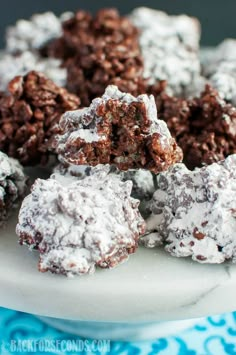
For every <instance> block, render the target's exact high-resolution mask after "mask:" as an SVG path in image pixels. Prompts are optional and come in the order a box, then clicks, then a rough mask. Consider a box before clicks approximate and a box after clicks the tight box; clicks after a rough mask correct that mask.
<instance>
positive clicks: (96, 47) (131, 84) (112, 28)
mask: <svg viewBox="0 0 236 355" xmlns="http://www.w3.org/2000/svg"><path fill="white" fill-rule="evenodd" d="M44 52H47V55H49V56H53V57H56V58H59V59H62V60H63V61H64V66H65V67H66V68H67V70H68V83H67V87H68V89H69V91H71V92H74V93H76V94H77V95H78V96H79V97H80V99H81V102H82V105H83V106H88V105H89V104H90V103H91V101H92V99H94V98H95V97H98V96H100V95H102V94H103V93H104V91H105V89H106V87H107V85H109V84H114V85H117V86H118V87H119V89H120V90H122V91H127V92H129V93H131V94H133V95H138V94H140V93H144V92H145V91H144V89H143V79H142V77H143V62H142V57H141V52H140V49H139V42H138V30H137V29H136V27H135V26H133V25H132V23H131V22H130V21H129V19H128V18H126V17H121V16H120V15H119V13H118V12H117V10H115V9H104V10H100V11H98V13H97V14H96V15H95V16H94V17H92V15H90V14H89V13H87V12H85V11H78V12H77V13H76V14H75V15H74V17H72V18H71V19H69V20H68V21H65V22H64V23H63V35H62V37H61V38H60V39H56V40H55V41H53V42H52V43H51V44H49V47H48V48H46V49H45V51H44Z"/></svg>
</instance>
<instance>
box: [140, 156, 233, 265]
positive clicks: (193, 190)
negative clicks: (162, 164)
mask: <svg viewBox="0 0 236 355" xmlns="http://www.w3.org/2000/svg"><path fill="white" fill-rule="evenodd" d="M149 208H150V211H151V216H150V217H149V219H148V220H147V229H148V234H147V235H146V236H145V237H144V238H143V243H144V244H145V245H146V246H148V247H154V246H158V245H160V244H161V243H163V244H164V245H165V249H166V250H167V251H168V252H169V253H170V254H171V255H173V256H177V257H188V256H191V257H192V259H193V260H195V261H198V262H201V263H222V262H224V261H225V260H232V261H233V262H235V261H236V241H235V237H234V233H235V228H236V155H235V154H233V155H231V156H229V157H228V158H226V159H225V160H223V161H221V162H218V163H214V164H211V165H209V166H205V167H202V168H200V169H199V168H198V169H195V170H194V171H189V170H188V169H187V168H186V166H185V165H184V164H176V165H175V166H173V167H171V168H170V169H169V170H168V171H166V172H163V173H161V174H159V175H158V177H157V189H156V192H155V193H154V195H153V198H152V199H151V201H150V203H149Z"/></svg>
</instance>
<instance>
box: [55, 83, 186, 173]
mask: <svg viewBox="0 0 236 355" xmlns="http://www.w3.org/2000/svg"><path fill="white" fill-rule="evenodd" d="M59 125H60V134H58V135H57V136H56V137H55V141H54V144H55V148H56V152H57V153H58V154H59V159H60V160H61V161H62V162H65V163H67V164H75V165H91V166H95V165H98V164H111V165H115V166H117V167H118V168H119V169H121V170H128V169H137V168H143V169H148V170H150V171H152V172H154V173H158V172H160V171H163V170H166V169H168V167H170V166H171V165H173V164H174V163H176V162H179V161H181V160H182V151H181V149H180V148H179V147H178V146H177V144H176V142H175V140H174V139H173V138H172V137H171V135H170V132H169V130H168V128H167V126H166V124H165V122H163V121H162V120H159V119H158V118H157V111H156V105H155V101H154V97H153V96H148V95H139V96H138V97H137V98H136V97H134V96H132V95H130V94H127V93H123V92H121V91H119V89H118V88H117V87H116V86H113V85H110V86H108V87H107V89H106V91H105V93H104V95H103V96H102V97H100V98H97V99H94V100H93V101H92V103H91V105H90V107H88V108H84V109H80V110H77V111H73V112H66V113H65V114H64V115H63V116H62V119H61V120H60V124H59Z"/></svg>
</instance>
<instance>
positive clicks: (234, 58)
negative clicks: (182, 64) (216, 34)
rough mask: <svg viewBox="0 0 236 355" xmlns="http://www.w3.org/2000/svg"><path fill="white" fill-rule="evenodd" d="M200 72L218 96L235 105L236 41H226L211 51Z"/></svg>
mask: <svg viewBox="0 0 236 355" xmlns="http://www.w3.org/2000/svg"><path fill="white" fill-rule="evenodd" d="M202 70H203V74H204V75H205V76H206V77H207V78H208V80H209V82H210V83H211V85H212V86H213V87H214V88H215V89H216V90H217V91H218V92H219V95H220V96H221V97H222V98H223V99H225V100H226V101H228V102H232V104H234V105H236V40H235V39H230V38H229V39H226V40H224V41H223V42H222V43H220V44H219V46H218V47H217V48H216V49H214V50H212V52H211V54H210V55H209V56H208V58H207V60H205V61H203V63H202Z"/></svg>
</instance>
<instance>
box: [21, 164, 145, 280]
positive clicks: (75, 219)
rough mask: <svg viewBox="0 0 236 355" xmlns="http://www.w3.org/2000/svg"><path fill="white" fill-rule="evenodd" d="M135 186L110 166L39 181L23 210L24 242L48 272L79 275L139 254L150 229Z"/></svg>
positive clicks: (26, 199)
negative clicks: (83, 174)
mask: <svg viewBox="0 0 236 355" xmlns="http://www.w3.org/2000/svg"><path fill="white" fill-rule="evenodd" d="M131 188H132V183H131V182H125V183H124V182H122V181H121V180H120V179H119V177H118V176H116V175H114V174H111V175H107V172H106V171H104V169H102V170H100V169H97V171H96V172H94V173H93V175H91V176H87V177H85V178H84V179H82V180H78V179H76V178H75V177H71V176H65V175H64V176H62V175H58V174H56V175H52V176H51V178H50V179H48V180H41V179H38V180H36V182H35V184H34V185H33V187H32V192H31V194H30V195H29V196H27V197H26V198H25V200H24V201H23V204H22V207H21V210H20V214H19V223H18V225H17V230H16V231H17V234H18V236H19V238H20V243H21V244H26V245H28V246H29V247H30V249H32V248H34V249H38V250H39V253H40V260H39V270H40V271H42V272H45V271H51V272H53V273H59V274H64V275H67V276H73V275H82V274H86V273H91V272H93V271H94V269H95V266H99V267H101V268H112V267H114V266H116V265H118V264H119V263H121V262H123V261H125V260H126V259H127V258H128V256H129V254H131V253H134V252H135V250H136V248H137V246H138V239H139V237H140V235H142V234H143V233H144V231H145V222H144V220H143V219H142V217H141V215H140V214H139V212H138V205H139V201H138V200H135V199H133V198H132V197H130V193H131Z"/></svg>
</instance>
